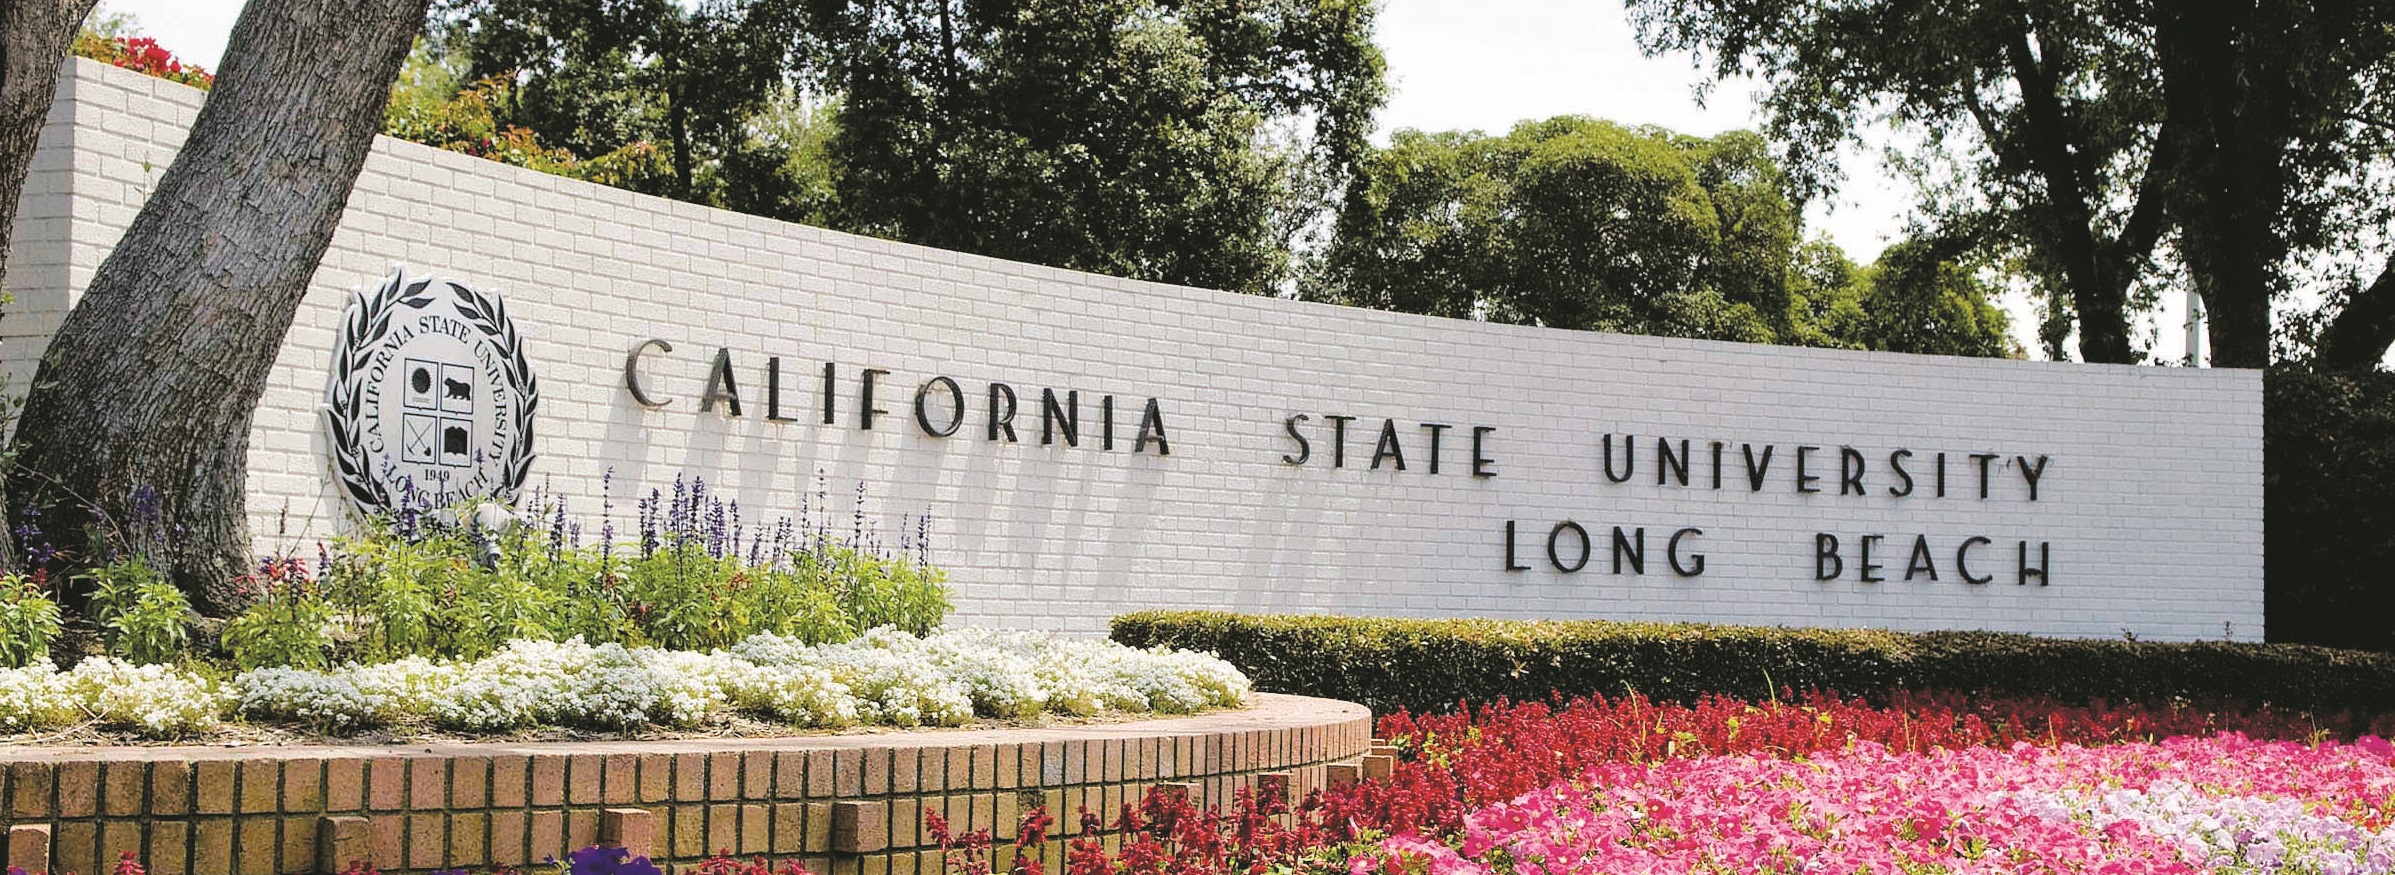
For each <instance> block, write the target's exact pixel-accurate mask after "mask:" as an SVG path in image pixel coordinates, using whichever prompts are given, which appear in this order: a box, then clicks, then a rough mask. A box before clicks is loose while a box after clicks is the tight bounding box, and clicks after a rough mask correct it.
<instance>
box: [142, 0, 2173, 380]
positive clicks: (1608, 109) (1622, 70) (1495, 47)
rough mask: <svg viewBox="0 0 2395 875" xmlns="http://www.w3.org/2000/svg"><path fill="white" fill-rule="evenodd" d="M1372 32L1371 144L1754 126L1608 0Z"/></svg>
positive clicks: (213, 47) (214, 27)
mask: <svg viewBox="0 0 2395 875" xmlns="http://www.w3.org/2000/svg"><path fill="white" fill-rule="evenodd" d="M240 7H241V0H103V3H102V7H101V10H102V11H103V12H125V13H131V14H132V15H133V16H134V17H135V18H137V19H138V20H139V29H140V30H141V31H142V32H143V33H146V34H148V35H150V36H152V37H155V38H157V40H158V42H159V44H160V45H162V46H164V47H165V48H166V49H168V50H169V51H172V52H174V53H175V54H176V56H177V57H180V58H182V59H184V60H186V61H190V62H195V63H198V64H200V65H202V66H205V67H208V68H209V69H215V68H216V66H217V59H218V56H219V55H221V54H222V53H223V51H224V42H225V35H226V33H227V32H229V31H231V30H232V26H233V19H234V17H235V16H237V15H238V14H239V13H240ZM1379 41H1380V44H1381V48H1382V50H1383V51H1384V52H1386V53H1387V55H1388V61H1389V78H1390V80H1391V83H1390V84H1391V90H1392V94H1391V96H1390V99H1389V105H1388V107H1387V108H1386V109H1384V110H1382V112H1381V115H1380V120H1381V125H1380V126H1381V139H1382V141H1383V142H1386V139H1387V134H1388V132H1389V131H1393V130H1396V129H1399V128H1417V129H1421V130H1430V131H1439V130H1458V129H1477V130H1482V131H1488V132H1491V133H1497V132H1502V131H1504V130H1506V129H1508V128H1510V127H1512V126H1513V124H1514V123H1515V122H1517V121H1521V120H1524V119H1535V118H1547V117H1550V116H1556V115H1564V114H1580V115H1589V116H1595V117H1598V118H1604V119H1611V120H1614V121H1618V122H1623V123H1628V124H1655V125H1661V126H1663V127H1667V128H1671V129H1674V130H1678V131H1682V132H1685V133H1690V134H1699V135H1708V136H1709V135H1712V134H1716V133H1719V132H1721V131H1724V130H1729V129H1733V128H1740V127H1751V126H1754V125H1756V124H1757V123H1758V121H1759V119H1757V118H1755V116H1754V104H1753V101H1752V100H1751V99H1750V98H1749V91H1750V90H1751V85H1749V84H1747V83H1738V82H1733V83H1724V84H1723V85H1721V86H1719V87H1717V88H1715V89H1714V91H1713V93H1712V95H1711V97H1710V99H1709V101H1708V104H1707V105H1705V106H1699V105H1698V104H1697V101H1696V97H1695V86H1696V85H1697V83H1698V82H1700V81H1701V80H1702V77H1701V76H1700V75H1699V73H1698V71H1697V69H1696V67H1695V63H1694V61H1693V60H1692V59H1690V58H1688V57H1686V56H1671V57H1663V58H1652V59H1650V58H1647V57H1645V56H1643V55H1641V54H1640V53H1639V51H1638V46H1637V43H1636V41H1635V39H1634V37H1633V34H1632V31H1631V27H1630V23H1629V21H1628V20H1627V18H1626V16H1625V15H1624V14H1623V11H1622V7H1621V5H1620V4H1619V3H1618V2H1613V0H1384V6H1383V8H1382V11H1381V16H1380V29H1379ZM1875 154H1876V150H1875V149H1857V150H1850V151H1849V152H1848V153H1847V154H1846V155H1845V156H1844V160H1843V163H1844V166H1845V171H1846V175H1847V182H1846V184H1845V187H1844V189H1843V190H1842V191H1840V192H1839V193H1838V195H1837V196H1836V197H1834V198H1832V199H1831V201H1830V202H1829V203H1816V204H1813V205H1811V206H1810V208H1809V209H1808V210H1807V216H1806V227H1807V229H1808V233H1811V234H1814V235H1820V234H1827V235H1828V236H1829V237H1830V238H1831V239H1833V240H1835V241H1837V243H1838V245H1839V246H1841V247H1844V248H1845V249H1846V252H1847V254H1848V255H1849V256H1850V257H1852V258H1854V259H1855V260H1856V261H1858V262H1862V263H1869V262H1870V261H1871V260H1872V259H1874V258H1876V257H1877V256H1878V254H1879V252H1880V250H1881V249H1883V248H1885V247H1886V246H1887V244H1888V243H1889V241H1890V239H1891V238H1892V237H1894V236H1895V235H1897V234H1899V233H1901V231H1902V229H1903V225H1904V219H1905V217H1906V215H1907V214H1908V213H1909V208H1910V205H1911V201H1912V189H1911V187H1910V186H1909V185H1907V184H1906V183H1904V182H1903V181H1902V180H1898V179H1895V178H1893V177H1891V176H1890V175H1889V174H1888V173H1887V172H1885V171H1884V170H1883V169H1882V168H1881V167H1880V166H1879V164H1878V162H1877V160H1876V159H1875V158H1873V157H1870V156H1872V155H1875ZM2177 298H2178V296H2176V295H2166V296H2165V299H2166V300H2165V302H2164V312H2162V313H2159V314H2155V315H2154V316H2152V317H2149V318H2150V319H2151V320H2153V321H2151V322H2149V323H2148V324H2149V325H2160V326H2164V327H2165V330H2161V331H2159V332H2157V333H2158V334H2159V337H2158V339H2157V340H2158V342H2156V343H2155V344H2154V348H2155V351H2156V352H2157V353H2158V354H2159V355H2161V356H2162V357H2164V358H2166V359H2167V358H2176V357H2179V356H2181V355H2183V354H2184V352H2183V350H2184V344H2183V342H2182V340H2181V338H2180V335H2181V331H2180V330H2179V329H2178V325H2179V324H2180V320H2182V319H2183V318H2184V315H2183V311H2182V310H2180V309H2178V308H2179V307H2180V306H2181V305H2180V304H2179V302H2178V300H2177ZM2006 309H2007V310H2008V311H2010V312H2011V313H2012V314H2013V323H2014V324H2013V334H2014V337H2015V338H2017V339H2019V340H2020V341H2021V343H2022V345H2023V346H2024V347H2025V348H2028V349H2030V350H2031V352H2032V354H2033V355H2035V353H2036V342H2035V326H2034V324H2033V322H2032V320H2033V318H2034V317H2033V316H2032V315H2031V314H2030V312H2029V311H2028V309H2027V307H2026V305H2025V304H2023V303H2022V302H2019V301H2008V302H2006Z"/></svg>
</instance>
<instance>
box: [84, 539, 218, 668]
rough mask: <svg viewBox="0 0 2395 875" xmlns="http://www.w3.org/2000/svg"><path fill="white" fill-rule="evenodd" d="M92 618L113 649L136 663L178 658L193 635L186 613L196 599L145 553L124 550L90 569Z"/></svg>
mask: <svg viewBox="0 0 2395 875" xmlns="http://www.w3.org/2000/svg"><path fill="white" fill-rule="evenodd" d="M81 579H82V580H83V581H85V582H87V583H88V584H89V585H90V587H91V589H90V592H91V601H90V616H91V621H92V622H93V623H96V624H98V625H99V627H100V633H101V640H102V641H103V643H105V644H106V645H107V648H108V654H109V655H110V656H114V657H116V658H118V659H122V660H124V661H126V662H130V663H133V664H135V665H151V664H155V663H162V662H173V661H174V660H175V658H176V657H177V656H180V655H181V654H182V652H183V645H184V643H185V642H186V641H189V640H190V638H191V632H190V629H189V628H187V627H186V626H185V625H184V620H183V618H184V615H185V614H188V613H190V612H191V602H190V600H189V599H187V598H185V597H184V595H183V590H182V589H180V588H178V587H176V586H175V584H174V581H171V580H168V579H166V575H164V574H160V573H159V572H158V570H157V569H156V568H154V567H152V566H151V565H150V562H149V560H148V559H146V558H144V557H142V556H140V555H120V556H118V557H117V558H116V559H115V560H112V561H110V562H109V563H107V564H105V565H102V566H100V567H97V568H93V569H91V570H89V571H86V572H84V573H83V575H82V576H81Z"/></svg>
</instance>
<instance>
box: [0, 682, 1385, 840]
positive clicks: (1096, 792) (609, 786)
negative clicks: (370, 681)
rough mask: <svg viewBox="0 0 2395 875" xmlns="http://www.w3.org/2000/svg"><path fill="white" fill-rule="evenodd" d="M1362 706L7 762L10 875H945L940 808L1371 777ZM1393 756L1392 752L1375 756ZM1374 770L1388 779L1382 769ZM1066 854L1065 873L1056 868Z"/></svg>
mask: <svg viewBox="0 0 2395 875" xmlns="http://www.w3.org/2000/svg"><path fill="white" fill-rule="evenodd" d="M1370 736H1371V715H1370V713H1369V712H1367V711H1366V710H1365V709H1364V708H1363V707H1362V706H1359V705H1354V704H1350V703H1346V702H1338V701H1333V700H1329V699H1314V698H1308V697H1304V696H1281V695H1272V694H1257V695H1256V696H1255V697H1254V703H1253V704H1252V705H1251V706H1250V707H1248V708H1244V709H1241V710H1238V711H1226V712H1221V713H1215V714H1208V715H1203V716H1198V717H1177V718H1168V719H1159V720H1143V721H1137V722H1129V723H1112V724H1103V725H1094V726H1074V727H1062V728H1050V729H1009V730H940V731H925V732H889V733H872V734H859V735H835V736H808V737H798V738H750V739H696V740H680V741H624V742H574V743H530V744H439V745H410V746H404V747H403V746H385V747H357V746H353V747H271V748H265V747H253V748H228V747H119V748H105V747H83V748H38V747H0V767H4V768H0V782H4V784H0V798H4V799H5V802H6V804H5V805H4V806H0V823H4V824H5V825H6V826H7V832H8V836H9V841H8V843H7V847H6V856H5V857H4V858H0V866H21V867H24V868H25V869H26V870H27V871H31V872H40V871H43V870H45V869H47V870H50V871H55V872H67V871H73V872H79V873H84V875H92V873H97V872H104V871H106V866H107V865H108V864H109V863H110V861H113V860H114V859H115V858H116V856H117V855H118V853H120V852H122V851H133V852H135V853H136V854H137V855H139V856H140V857H141V858H142V859H143V860H144V861H145V863H146V864H147V865H148V866H149V871H151V872H153V873H158V875H235V873H240V875H276V873H292V875H299V873H311V872H330V871H338V869H339V868H340V867H342V866H345V865H347V863H348V862H349V861H351V860H356V859H361V858H364V859H371V860H372V861H373V862H375V863H376V864H377V865H380V866H381V867H383V869H384V871H386V872H417V871H425V870H430V869H434V868H439V867H443V866H477V865H485V864H492V863H519V864H520V863H524V862H528V861H538V860H540V859H542V858H544V857H547V856H548V855H550V854H562V853H563V852H565V851H566V850H569V849H572V848H577V847H582V846H584V845H590V844H597V843H600V842H602V841H606V842H610V843H620V844H622V845H625V846H627V847H632V848H633V849H634V850H636V851H645V852H647V853H649V854H650V855H652V856H654V857H657V858H659V859H661V860H663V861H675V862H689V861H693V860H696V859H699V858H702V857H705V856H706V855H708V854H710V853H712V852H715V851H718V850H729V851H731V852H732V853H734V854H736V855H740V856H767V857H771V858H774V859H776V860H779V859H784V858H794V859H798V860H800V861H801V862H804V863H805V864H806V865H807V867H808V868H809V869H810V870H812V871H814V872H817V873H822V875H916V873H930V872H937V871H939V861H938V854H937V849H936V848H934V847H931V846H930V845H928V844H927V842H928V841H929V839H928V837H927V836H925V835H924V834H923V830H922V820H923V818H922V813H923V812H924V811H926V810H933V811H940V812H942V813H943V814H944V815H945V816H946V817H947V818H948V819H949V820H950V821H951V822H953V823H956V824H957V825H958V828H959V829H966V830H969V829H976V828H980V827H989V828H990V829H991V831H992V832H993V833H998V834H1004V833H1007V832H1010V831H1011V830H1012V829H1013V821H1014V820H1016V819H1017V817H1018V816H1019V814H1020V813H1021V812H1023V811H1027V810H1029V809H1030V808H1032V807H1035V806H1038V805H1046V806H1048V808H1049V810H1050V811H1051V812H1052V813H1055V814H1057V815H1058V817H1057V823H1058V826H1059V827H1060V828H1069V829H1078V823H1077V820H1076V819H1075V818H1073V817H1071V816H1070V815H1071V814H1072V813H1073V812H1074V811H1076V810H1078V809H1079V808H1081V807H1083V806H1087V807H1088V808H1089V809H1090V810H1092V811H1100V812H1108V811H1112V810H1114V808H1115V807H1116V806H1118V805H1120V804H1121V803H1122V802H1123V801H1124V800H1126V799H1129V800H1136V799H1137V798H1138V797H1139V795H1140V794H1141V793H1143V792H1145V791H1146V790H1147V789H1148V788H1150V787H1155V786H1166V787H1171V788H1175V789H1176V791H1178V792H1186V793H1188V794H1189V795H1190V797H1191V799H1192V801H1195V802H1198V803H1200V804H1201V805H1216V806H1227V805H1228V804H1230V802H1231V800H1232V797H1233V794H1234V793H1235V792H1236V789H1237V788H1239V787H1263V788H1265V789H1266V790H1267V791H1268V792H1270V791H1271V790H1273V789H1276V788H1277V789H1279V790H1280V791H1281V792H1286V793H1289V794H1292V795H1293V796H1295V795H1303V794H1304V793H1306V792H1308V791H1310V790H1313V789H1316V788H1320V787H1324V786H1327V785H1328V783H1329V782H1331V781H1333V780H1353V776H1354V775H1355V774H1356V771H1355V770H1356V762H1357V758H1358V757H1361V756H1363V755H1364V754H1365V753H1367V752H1368V751H1369V750H1370V748H1371V738H1370ZM1363 762H1364V763H1366V764H1369V763H1370V760H1369V759H1366V760H1364V761H1363ZM1365 768H1366V769H1367V770H1369V768H1370V767H1369V765H1366V766H1365ZM1051 857H1052V859H1059V858H1057V857H1056V855H1051Z"/></svg>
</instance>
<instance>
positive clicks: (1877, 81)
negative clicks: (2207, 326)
mask: <svg viewBox="0 0 2395 875" xmlns="http://www.w3.org/2000/svg"><path fill="white" fill-rule="evenodd" d="M1628 3H1629V7H1630V10H1631V14H1632V16H1633V17H1634V19H1635V20H1636V21H1637V22H1638V23H1639V25H1640V27H1641V34H1642V41H1643V42H1644V44H1645V45H1646V47H1647V48H1648V49H1649V50H1651V51H1663V50H1687V51H1695V52H1698V53H1700V54H1704V55H1710V56H1711V57H1712V58H1713V61H1714V65H1715V68H1714V69H1715V72H1716V74H1718V75H1719V76H1721V77H1723V78H1728V77H1732V76H1758V77H1760V78H1761V79H1762V80H1763V82H1764V83H1765V90H1764V99H1763V105H1764V109H1765V110H1766V112H1767V113H1768V114H1769V117H1770V124H1769V126H1768V132H1769V133H1770V134H1771V135H1772V136H1773V137H1775V138H1776V139H1779V140H1781V141H1783V142H1784V143H1785V144H1786V146H1787V150H1788V151H1787V154H1788V156H1789V157H1790V160H1791V166H1792V168H1794V170H1795V172H1796V174H1797V175H1798V177H1799V178H1800V179H1801V180H1804V181H1806V182H1807V183H1808V184H1809V185H1814V186H1819V185H1824V184H1827V183H1828V182H1829V181H1830V180H1831V179H1832V178H1833V177H1834V176H1835V174H1836V168H1835V166H1834V165H1833V163H1832V162H1833V161H1834V158H1833V157H1832V156H1833V155H1834V153H1835V151H1836V150H1835V147H1836V146H1837V145H1839V144H1840V143H1841V142H1843V141H1846V140H1847V139H1849V138H1850V137H1851V136H1852V135H1853V134H1854V132H1855V130H1856V129H1857V128H1858V127H1860V126H1862V125H1865V124H1868V123H1874V122H1887V123H1892V124H1894V125H1896V126H1898V127H1900V128H1906V129H1910V130H1912V131H1915V132H1917V133H1919V134H1921V135H1923V136H1922V141H1923V144H1924V145H1923V146H1922V147H1921V148H1919V149H1915V150H1912V151H1911V154H1910V156H1909V160H1910V161H1911V163H1913V164H1914V165H1915V166H1916V167H1917V168H1920V169H1923V170H1924V171H1926V172H1927V173H1928V174H1930V176H1929V177H1928V178H1929V181H1930V182H1931V185H1930V186H1929V188H1930V191H1931V194H1932V203H1931V204H1930V207H1931V211H1932V213H1933V218H1934V219H1935V220H1937V221H1938V222H1939V223H1940V224H1941V225H1942V226H1944V227H1945V228H1947V229H1948V230H1949V232H1950V233H1955V234H1963V235H1968V236H1972V237H1976V238H1977V239H1978V240H1979V241H1980V243H1981V244H1982V247H1983V248H1984V249H1985V250H1986V251H1988V252H1989V253H1990V254H1993V255H1996V256H2000V257H2004V258H2006V259H2007V260H2008V261H2009V262H2011V263H2013V264H2014V265H2016V266H2017V269H2018V270H2019V271H2020V272H2021V273H2022V274H2023V275H2024V276H2026V277H2027V278H2029V279H2030V280H2032V281H2033V282H2034V283H2036V284H2037V286H2038V288H2039V290H2040V291H2041V292H2042V293H2043V294H2044V298H2045V304H2046V308H2047V313H2048V318H2047V320H2046V322H2045V324H2044V325H2042V326H2041V329H2040V335H2041V338H2042V340H2043V342H2044V344H2045V345H2046V347H2047V349H2048V352H2049V353H2052V354H2055V355H2056V356H2057V357H2059V355H2060V353H2061V352H2062V351H2063V347H2064V343H2065V341H2066V339H2067V338H2068V336H2069V335H2070V334H2071V332H2072V331H2073V330H2074V328H2075V329H2076V331H2077V332H2078V335H2079V347H2080V351H2081V353H2082V354H2083V355H2084V356H2085V357H2086V358H2087V359H2088V360H2090V361H2111V362H2133V361H2136V360H2137V359H2138V358H2139V357H2140V353H2139V352H2138V351H2137V350H2136V349H2135V348H2134V344H2133V341H2132V339H2131V337H2130V332H2129V318H2130V316H2131V315H2132V314H2133V313H2135V312H2136V311H2138V310H2140V309H2143V308H2146V307H2149V306H2151V303H2152V301H2153V299H2154V295H2155V292H2156V289H2157V286H2158V285H2160V284H2163V283H2167V282H2170V281H2172V280H2173V279H2174V278H2176V277H2179V276H2181V275H2182V274H2184V275H2186V276H2188V277H2190V278H2192V281H2193V283H2194V286H2195V289H2196V290H2197V291H2198V292H2199V293H2201V294H2202V295H2203V296H2204V299H2205V303H2206V309H2207V310H2208V311H2210V312H2211V313H2212V314H2213V318H2212V322H2211V340H2212V345H2213V349H2214V361H2215V362H2217V363H2221V364H2227V365H2233V366H2241V367H2259V366H2261V365H2263V364H2265V363H2266V362H2267V360H2268V358H2269V350H2270V343H2271V331H2272V328H2271V325H2270V315H2269V314H2270V305H2271V302H2272V300H2273V299H2274V297H2275V296H2277V295H2279V294H2281V293H2283V292H2285V291H2286V290H2287V289H2288V287H2289V281H2290V277H2291V276H2293V275H2294V274H2296V273H2298V272H2299V271H2298V267H2299V266H2300V265H2302V264H2304V263H2306V262H2307V261H2310V260H2314V259H2319V258H2322V257H2328V258H2332V259H2334V258H2338V257H2343V256H2351V255H2352V254H2353V253H2355V252H2356V251H2359V250H2360V249H2361V247H2358V246H2357V243H2359V242H2361V241H2364V240H2366V239H2368V236H2369V235H2370V234H2371V233H2373V232H2374V231H2375V230H2379V229H2383V221H2381V222H2380V223H2379V224H2378V226H2377V228H2374V227H2373V224H2372V222H2371V221H2370V220H2369V219H2368V218H2367V216H2369V215H2371V214H2373V211H2374V209H2375V210H2376V214H2377V215H2378V217H2379V218H2380V219H2382V220H2383V219H2384V214H2383V208H2378V207H2376V206H2375V205H2377V204H2382V203H2383V202H2385V201H2386V200H2387V199H2388V198H2389V197H2390V196H2395V174H2390V173H2388V172H2386V171H2387V168H2388V164H2389V162H2390V160H2395V152H2390V150H2389V149H2388V148H2387V143H2388V137H2389V134H2390V133H2395V118H2390V116H2395V113H2389V112H2388V111H2387V105H2386V98H2384V97H2383V96H2381V95H2382V94H2384V93H2385V89H2384V88H2383V87H2380V86H2383V85H2385V84H2386V83H2387V81H2388V80H2389V78H2390V77H2391V76H2395V7H2390V6H2388V5H2387V4H2384V3H2379V2H2372V0H2196V2H2183V0H2117V2H2103V3H2081V2H2074V0H1935V2H1927V3H1919V2H1896V0H1868V2H1856V3H1837V4H1823V3H1812V2H1802V0H1735V2H1733V0H1628ZM2390 268H2395V264H2390ZM2382 276H2385V277H2386V278H2387V279H2388V281H2386V282H2380V283H2374V284H2372V285H2369V286H2367V287H2363V286H2360V285H2359V284H2353V285H2352V288H2351V289H2350V290H2349V292H2348V294H2347V295H2345V296H2344V298H2345V299H2349V300H2350V301H2351V303H2350V304H2348V305H2346V306H2345V310H2346V311H2348V312H2350V313H2351V316H2352V318H2350V319H2349V318H2345V317H2343V316H2341V317H2339V321H2342V322H2344V323H2345V324H2346V329H2345V330H2344V331H2343V332H2342V333H2339V332H2338V331H2336V330H2334V329H2332V330H2330V331H2328V332H2324V334H2323V339H2324V342H2323V347H2324V349H2326V348H2330V347H2335V348H2336V349H2337V352H2338V355H2341V356H2345V357H2348V358H2354V359H2357V360H2369V361H2375V360H2376V359H2377V357H2378V356H2379V355H2382V354H2384V353H2385V351H2386V348H2387V346H2388V343H2389V342H2390V341H2395V270H2390V271H2388V272H2387V273H2386V274H2383V275H2382ZM2365 323H2367V327H2369V328H2370V329H2371V330H2367V331H2364V330H2360V329H2362V328H2364V327H2365ZM2332 339H2333V340H2334V341H2335V343H2330V342H2328V341H2329V340H2332Z"/></svg>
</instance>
